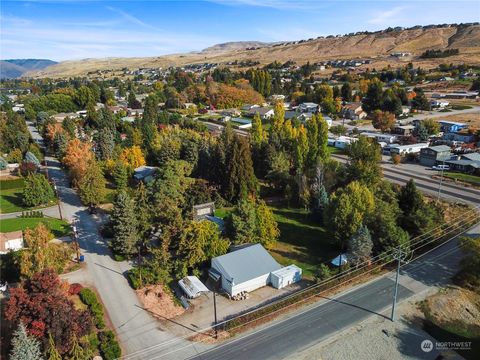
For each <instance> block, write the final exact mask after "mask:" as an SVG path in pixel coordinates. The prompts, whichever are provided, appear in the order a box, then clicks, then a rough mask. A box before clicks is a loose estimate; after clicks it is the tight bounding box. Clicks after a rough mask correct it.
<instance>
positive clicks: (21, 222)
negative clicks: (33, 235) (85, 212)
mask: <svg viewBox="0 0 480 360" xmlns="http://www.w3.org/2000/svg"><path fill="white" fill-rule="evenodd" d="M40 222H43V223H45V224H46V225H47V227H48V228H49V229H50V231H51V232H52V233H53V235H55V237H62V236H66V235H68V234H70V231H71V230H70V224H69V223H68V222H66V221H64V220H60V219H54V218H47V217H45V218H13V219H3V220H0V231H1V232H10V231H17V230H25V229H26V228H34V227H35V226H36V225H37V224H38V223H40Z"/></svg>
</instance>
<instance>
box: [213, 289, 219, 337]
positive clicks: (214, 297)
mask: <svg viewBox="0 0 480 360" xmlns="http://www.w3.org/2000/svg"><path fill="white" fill-rule="evenodd" d="M216 294H217V291H216V288H214V289H213V313H214V316H215V323H214V325H213V328H214V329H215V339H218V331H217V295H216Z"/></svg>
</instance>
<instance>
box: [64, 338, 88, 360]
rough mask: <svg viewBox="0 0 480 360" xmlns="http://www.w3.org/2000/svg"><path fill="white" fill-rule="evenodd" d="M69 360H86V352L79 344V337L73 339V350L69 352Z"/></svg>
mask: <svg viewBox="0 0 480 360" xmlns="http://www.w3.org/2000/svg"><path fill="white" fill-rule="evenodd" d="M69 355H70V356H69V357H68V360H85V358H86V356H85V351H84V350H83V348H82V347H81V346H80V344H79V343H78V339H77V337H76V336H75V335H74V336H73V339H72V348H71V349H70V351H69Z"/></svg>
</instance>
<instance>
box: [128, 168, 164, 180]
mask: <svg viewBox="0 0 480 360" xmlns="http://www.w3.org/2000/svg"><path fill="white" fill-rule="evenodd" d="M157 169H158V168H157V167H155V166H140V167H138V168H136V169H135V170H133V178H134V179H135V180H136V181H139V182H140V181H142V182H144V183H149V182H150V181H152V180H153V178H154V176H155V173H156V172H157Z"/></svg>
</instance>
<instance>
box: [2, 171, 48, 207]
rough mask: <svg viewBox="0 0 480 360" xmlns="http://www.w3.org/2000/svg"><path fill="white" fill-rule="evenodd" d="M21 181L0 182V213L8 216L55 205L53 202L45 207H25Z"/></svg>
mask: <svg viewBox="0 0 480 360" xmlns="http://www.w3.org/2000/svg"><path fill="white" fill-rule="evenodd" d="M23 186H24V185H23V179H14V180H1V181H0V190H1V191H0V213H1V214H8V213H13V212H20V211H25V210H34V209H41V208H43V207H48V206H52V205H55V202H54V201H51V203H50V204H48V205H46V206H38V207H33V208H31V207H26V206H25V205H24V204H23Z"/></svg>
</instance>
